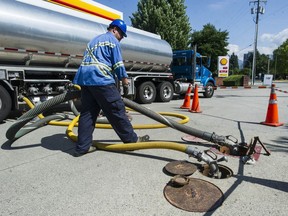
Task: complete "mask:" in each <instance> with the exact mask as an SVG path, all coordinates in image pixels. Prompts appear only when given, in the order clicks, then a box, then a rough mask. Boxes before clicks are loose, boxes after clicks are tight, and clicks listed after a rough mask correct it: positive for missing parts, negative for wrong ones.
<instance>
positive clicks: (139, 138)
mask: <svg viewBox="0 0 288 216" xmlns="http://www.w3.org/2000/svg"><path fill="white" fill-rule="evenodd" d="M149 139H150V137H149V135H147V134H146V135H144V136H138V140H137V143H138V142H148V141H149Z"/></svg>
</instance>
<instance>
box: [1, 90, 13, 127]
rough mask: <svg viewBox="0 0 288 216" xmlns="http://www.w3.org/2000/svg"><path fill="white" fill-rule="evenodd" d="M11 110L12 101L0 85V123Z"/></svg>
mask: <svg viewBox="0 0 288 216" xmlns="http://www.w3.org/2000/svg"><path fill="white" fill-rule="evenodd" d="M11 108H12V99H11V97H10V94H9V93H8V91H7V90H6V89H5V88H4V87H3V86H1V85H0V122H2V121H3V120H4V119H6V118H7V116H8V115H9V113H10V111H11Z"/></svg>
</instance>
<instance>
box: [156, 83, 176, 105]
mask: <svg viewBox="0 0 288 216" xmlns="http://www.w3.org/2000/svg"><path fill="white" fill-rule="evenodd" d="M173 94H174V88H173V85H172V84H171V83H170V82H167V81H166V82H161V83H159V85H158V86H157V96H156V101H159V102H169V101H170V100H172V98H173Z"/></svg>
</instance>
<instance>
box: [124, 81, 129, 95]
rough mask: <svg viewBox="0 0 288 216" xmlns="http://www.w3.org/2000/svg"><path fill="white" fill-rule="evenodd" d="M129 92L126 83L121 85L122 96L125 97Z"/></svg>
mask: <svg viewBox="0 0 288 216" xmlns="http://www.w3.org/2000/svg"><path fill="white" fill-rule="evenodd" d="M128 93H129V86H128V84H125V85H123V97H127V96H128Z"/></svg>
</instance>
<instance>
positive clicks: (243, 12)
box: [95, 0, 288, 60]
mask: <svg viewBox="0 0 288 216" xmlns="http://www.w3.org/2000/svg"><path fill="white" fill-rule="evenodd" d="M95 1H96V2H98V3H100V4H103V5H106V6H108V7H111V8H113V9H115V10H118V11H121V12H122V13H123V19H124V21H125V22H126V23H127V24H128V25H131V20H130V17H131V16H132V13H135V12H136V11H137V3H138V0H121V1H117V0H95ZM255 1H257V0H255ZM253 2H254V1H249V0H200V1H199V0H198V1H196V0H185V6H186V7H187V8H186V14H187V15H188V17H189V21H190V25H191V28H192V31H201V30H202V29H203V26H204V25H206V24H208V23H210V24H212V25H214V26H215V28H216V29H217V30H220V31H227V32H228V33H229V35H228V37H229V39H228V43H229V45H228V47H227V48H228V49H229V52H228V55H231V54H232V53H234V54H236V55H237V56H238V59H239V60H243V55H244V53H248V52H249V51H250V52H253V50H254V41H255V35H256V34H255V33H256V31H255V28H256V24H255V20H256V15H255V14H251V8H254V3H253ZM265 2H266V3H265ZM260 5H261V6H263V8H264V10H265V11H264V14H259V23H258V37H257V49H258V50H259V52H260V53H261V54H266V55H271V54H272V53H273V50H275V49H277V48H278V47H279V46H280V45H281V44H282V43H283V42H284V41H286V39H288V1H287V0H266V1H265V0H262V2H261V4H260ZM255 7H256V5H255Z"/></svg>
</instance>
